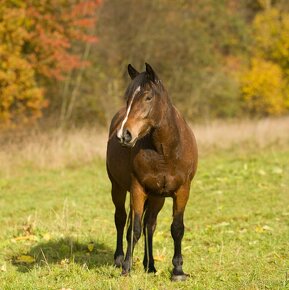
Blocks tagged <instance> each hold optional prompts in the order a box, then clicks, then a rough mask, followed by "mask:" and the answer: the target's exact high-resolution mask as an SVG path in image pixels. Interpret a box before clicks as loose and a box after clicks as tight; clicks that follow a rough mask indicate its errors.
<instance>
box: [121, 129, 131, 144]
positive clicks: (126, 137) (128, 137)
mask: <svg viewBox="0 0 289 290" xmlns="http://www.w3.org/2000/svg"><path fill="white" fill-rule="evenodd" d="M123 139H124V141H125V143H129V142H130V141H131V139H132V137H131V133H130V132H129V130H127V129H125V131H124V132H123Z"/></svg>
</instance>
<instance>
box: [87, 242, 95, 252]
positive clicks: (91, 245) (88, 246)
mask: <svg viewBox="0 0 289 290" xmlns="http://www.w3.org/2000/svg"><path fill="white" fill-rule="evenodd" d="M87 249H88V251H89V252H92V251H93V249H94V243H93V242H90V243H88V245H87Z"/></svg>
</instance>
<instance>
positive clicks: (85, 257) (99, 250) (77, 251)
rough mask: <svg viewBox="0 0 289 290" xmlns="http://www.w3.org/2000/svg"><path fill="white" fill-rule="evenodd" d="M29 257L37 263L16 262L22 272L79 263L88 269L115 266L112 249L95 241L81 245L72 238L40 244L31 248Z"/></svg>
mask: <svg viewBox="0 0 289 290" xmlns="http://www.w3.org/2000/svg"><path fill="white" fill-rule="evenodd" d="M88 245H89V246H88ZM27 255H29V256H32V257H34V259H35V262H34V263H31V264H27V263H18V262H17V263H16V262H14V263H13V264H14V265H15V266H17V269H18V271H20V272H27V271H30V270H31V269H32V268H34V267H35V266H38V267H44V266H47V265H48V266H49V265H51V264H59V265H63V266H65V265H68V264H70V263H77V264H80V265H82V266H83V267H87V268H95V267H100V266H103V265H110V264H111V265H112V264H113V251H112V249H111V248H109V247H107V246H106V245H104V244H103V243H99V242H95V241H92V242H90V243H89V244H88V243H86V244H85V243H80V242H79V241H77V240H75V239H74V238H71V237H65V238H63V239H58V240H50V241H46V242H40V243H38V244H36V245H34V246H33V247H31V249H30V251H29V252H28V253H27Z"/></svg>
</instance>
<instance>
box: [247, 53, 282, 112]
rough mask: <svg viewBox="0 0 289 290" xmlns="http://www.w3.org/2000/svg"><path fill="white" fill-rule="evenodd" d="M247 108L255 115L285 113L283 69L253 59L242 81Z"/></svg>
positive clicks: (261, 60)
mask: <svg viewBox="0 0 289 290" xmlns="http://www.w3.org/2000/svg"><path fill="white" fill-rule="evenodd" d="M241 85H242V93H243V98H244V101H245V104H246V107H247V108H248V109H249V110H250V111H251V112H254V113H259V114H269V115H279V114H281V113H283V112H284V110H285V108H284V95H283V90H284V87H285V83H284V81H283V74H282V70H281V68H280V67H279V66H278V65H277V64H274V63H272V62H270V61H265V60H263V59H261V58H253V59H252V64H251V68H250V69H249V70H248V71H247V72H245V73H244V74H243V77H242V79H241Z"/></svg>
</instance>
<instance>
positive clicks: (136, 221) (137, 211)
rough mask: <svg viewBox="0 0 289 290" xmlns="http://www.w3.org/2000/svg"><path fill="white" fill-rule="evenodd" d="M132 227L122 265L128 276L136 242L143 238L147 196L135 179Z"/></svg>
mask: <svg viewBox="0 0 289 290" xmlns="http://www.w3.org/2000/svg"><path fill="white" fill-rule="evenodd" d="M130 192H131V193H130V208H131V210H130V225H129V228H128V231H127V236H126V239H127V252H126V256H125V260H124V262H123V264H122V275H127V274H128V273H129V271H130V269H131V266H132V255H133V250H134V246H135V244H136V242H137V241H138V240H139V238H140V236H141V229H142V226H141V220H142V214H143V211H144V203H145V200H146V198H147V195H146V193H145V191H144V189H143V187H142V186H141V185H140V184H139V182H138V181H137V180H136V179H134V178H133V180H132V186H131V191H130Z"/></svg>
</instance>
